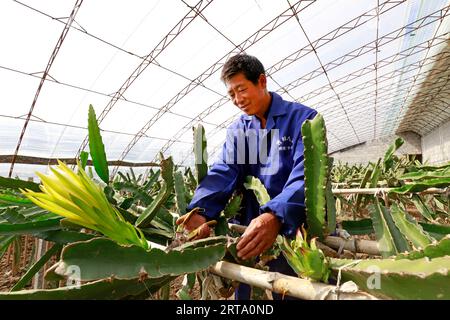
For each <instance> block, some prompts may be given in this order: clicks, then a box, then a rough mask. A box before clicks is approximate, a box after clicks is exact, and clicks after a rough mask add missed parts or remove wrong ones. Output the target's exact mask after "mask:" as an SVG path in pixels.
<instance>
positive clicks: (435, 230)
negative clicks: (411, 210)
mask: <svg viewBox="0 0 450 320" xmlns="http://www.w3.org/2000/svg"><path fill="white" fill-rule="evenodd" d="M419 224H420V225H421V226H422V228H423V230H424V231H426V232H428V234H429V235H430V236H432V237H433V238H435V239H437V240H440V239H441V238H442V237H444V236H445V235H447V234H450V226H447V225H442V224H431V223H424V222H419Z"/></svg>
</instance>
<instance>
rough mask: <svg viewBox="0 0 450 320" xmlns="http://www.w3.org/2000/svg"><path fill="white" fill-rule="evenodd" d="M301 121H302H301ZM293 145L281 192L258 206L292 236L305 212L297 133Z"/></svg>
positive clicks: (299, 139) (301, 161)
mask: <svg viewBox="0 0 450 320" xmlns="http://www.w3.org/2000/svg"><path fill="white" fill-rule="evenodd" d="M316 114H317V112H316V111H314V112H311V113H310V114H309V115H308V116H307V117H306V119H313V118H314V117H315V115H316ZM302 123H303V122H302ZM293 147H294V155H293V166H292V171H291V173H290V175H289V177H288V179H287V181H286V184H285V185H284V187H283V190H282V192H281V193H279V194H278V195H277V196H276V197H274V198H273V199H271V200H270V201H268V202H267V203H266V204H265V205H264V206H262V207H261V208H260V212H261V213H263V212H273V213H274V214H275V216H277V217H278V219H279V220H280V221H281V223H282V226H281V231H280V232H281V233H282V234H283V235H285V236H288V237H293V236H294V235H295V231H296V230H297V228H298V227H300V225H301V224H303V223H305V224H306V214H305V180H304V179H305V176H304V156H303V150H304V148H303V141H302V135H301V133H300V134H299V135H298V137H297V139H296V141H295V143H294V144H293Z"/></svg>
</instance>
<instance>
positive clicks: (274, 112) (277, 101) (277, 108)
mask: <svg viewBox="0 0 450 320" xmlns="http://www.w3.org/2000/svg"><path fill="white" fill-rule="evenodd" d="M270 95H271V96H272V101H271V103H270V107H269V114H268V115H267V122H266V129H267V130H269V129H272V128H273V126H274V125H275V121H274V117H277V116H281V115H284V114H286V113H287V111H286V107H285V106H284V103H283V98H281V96H280V95H278V94H276V93H275V92H270ZM255 118H256V116H249V115H246V114H244V115H243V119H244V120H247V121H252V120H255V122H256V119H255Z"/></svg>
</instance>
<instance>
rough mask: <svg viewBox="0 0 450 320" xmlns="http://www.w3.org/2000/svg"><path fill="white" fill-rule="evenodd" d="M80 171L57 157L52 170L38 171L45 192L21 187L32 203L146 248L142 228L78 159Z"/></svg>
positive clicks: (124, 243)
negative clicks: (125, 214)
mask: <svg viewBox="0 0 450 320" xmlns="http://www.w3.org/2000/svg"><path fill="white" fill-rule="evenodd" d="M77 166H78V173H75V172H73V171H72V170H71V169H70V168H69V167H67V165H66V164H65V163H63V162H61V161H59V160H58V166H56V167H55V168H50V170H51V174H49V175H44V174H41V173H39V172H37V173H36V174H37V175H38V176H39V178H41V185H40V188H41V190H42V192H34V191H31V190H28V189H27V190H22V189H21V192H22V193H23V194H24V195H25V196H26V197H27V198H28V199H30V200H31V201H33V203H35V204H36V205H38V206H39V207H41V208H44V209H46V210H48V211H50V212H53V213H55V214H57V215H60V216H63V217H65V218H67V219H68V220H69V221H71V222H73V223H76V224H78V225H80V226H83V227H86V228H89V229H92V230H96V231H99V232H101V233H102V234H104V235H105V236H107V237H109V238H111V239H112V240H114V241H116V242H117V243H119V244H123V245H130V244H134V245H137V246H140V247H143V248H145V249H147V248H148V243H147V240H146V239H145V237H144V235H143V233H142V231H141V230H139V229H138V228H136V227H135V226H133V225H132V224H130V223H129V222H127V221H125V219H124V218H123V217H122V215H121V214H120V213H119V212H118V211H117V209H116V208H114V207H113V206H112V205H111V204H110V203H109V202H108V199H107V198H106V196H105V193H104V192H103V190H102V188H101V187H100V186H99V185H97V184H95V183H94V181H92V180H91V179H90V178H89V176H88V175H87V174H86V172H85V171H84V170H83V168H82V167H81V165H80V164H79V163H78V164H77Z"/></svg>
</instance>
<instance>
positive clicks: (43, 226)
mask: <svg viewBox="0 0 450 320" xmlns="http://www.w3.org/2000/svg"><path fill="white" fill-rule="evenodd" d="M60 220H61V218H56V219H49V220H44V221H35V222H26V223H18V224H5V223H2V224H0V235H22V234H33V233H37V232H42V231H49V230H58V229H61V226H60V224H59V221H60Z"/></svg>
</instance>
